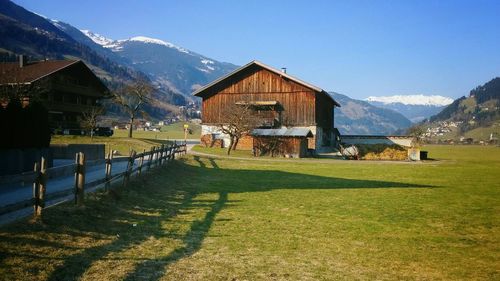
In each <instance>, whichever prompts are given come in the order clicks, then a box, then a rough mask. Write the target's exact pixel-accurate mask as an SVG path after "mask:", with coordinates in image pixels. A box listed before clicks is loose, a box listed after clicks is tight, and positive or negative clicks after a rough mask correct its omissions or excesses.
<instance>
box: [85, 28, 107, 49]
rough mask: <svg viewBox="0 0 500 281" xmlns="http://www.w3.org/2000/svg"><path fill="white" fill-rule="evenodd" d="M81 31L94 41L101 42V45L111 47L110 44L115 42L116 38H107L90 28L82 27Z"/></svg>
mask: <svg viewBox="0 0 500 281" xmlns="http://www.w3.org/2000/svg"><path fill="white" fill-rule="evenodd" d="M80 31H81V32H82V33H83V34H85V36H87V37H88V38H90V39H91V40H92V41H94V43H96V44H99V45H101V46H103V47H106V48H109V45H112V44H113V43H114V42H115V40H113V39H109V38H106V37H104V36H102V35H101V34H98V33H94V32H92V31H90V30H88V29H82V30H80Z"/></svg>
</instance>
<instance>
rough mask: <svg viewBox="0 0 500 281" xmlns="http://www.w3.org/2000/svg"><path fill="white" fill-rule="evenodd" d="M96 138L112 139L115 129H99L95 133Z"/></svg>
mask: <svg viewBox="0 0 500 281" xmlns="http://www.w3.org/2000/svg"><path fill="white" fill-rule="evenodd" d="M94 135H95V136H101V137H110V136H112V135H113V129H111V128H110V127H97V128H96V129H95V131H94Z"/></svg>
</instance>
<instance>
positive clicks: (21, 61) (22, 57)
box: [19, 55, 26, 68]
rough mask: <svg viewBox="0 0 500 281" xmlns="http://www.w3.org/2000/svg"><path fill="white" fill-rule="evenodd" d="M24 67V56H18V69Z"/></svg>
mask: <svg viewBox="0 0 500 281" xmlns="http://www.w3.org/2000/svg"><path fill="white" fill-rule="evenodd" d="M25 65H26V58H25V57H24V55H19V67H21V68H22V67H24V66H25Z"/></svg>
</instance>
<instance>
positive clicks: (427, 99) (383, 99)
mask: <svg viewBox="0 0 500 281" xmlns="http://www.w3.org/2000/svg"><path fill="white" fill-rule="evenodd" d="M365 101H367V102H369V103H370V104H372V105H374V106H377V107H381V108H386V109H392V110H394V111H396V112H399V113H401V114H403V115H404V116H405V117H406V118H408V119H409V120H410V121H412V122H413V123H418V122H421V121H423V120H425V119H426V118H429V117H431V116H433V115H435V114H438V113H439V112H441V110H443V108H445V107H446V106H447V105H449V104H451V103H452V102H453V99H451V98H448V97H443V96H436V95H434V96H426V95H394V96H378V97H377V96H370V97H368V98H366V99H365Z"/></svg>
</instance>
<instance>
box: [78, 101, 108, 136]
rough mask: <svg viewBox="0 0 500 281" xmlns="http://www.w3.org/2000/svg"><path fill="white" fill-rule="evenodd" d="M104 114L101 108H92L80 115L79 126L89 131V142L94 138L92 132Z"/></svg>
mask: <svg viewBox="0 0 500 281" xmlns="http://www.w3.org/2000/svg"><path fill="white" fill-rule="evenodd" d="M103 114H104V109H103V108H102V107H97V106H93V107H91V108H90V109H89V110H87V111H84V112H83V115H82V121H81V122H80V124H81V126H82V127H83V128H84V129H86V130H89V131H90V140H92V139H93V138H94V131H95V129H96V128H97V122H98V121H99V117H100V116H101V115H103Z"/></svg>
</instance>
